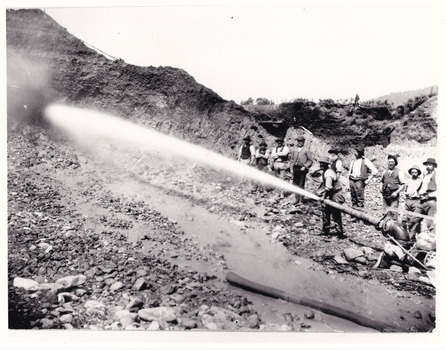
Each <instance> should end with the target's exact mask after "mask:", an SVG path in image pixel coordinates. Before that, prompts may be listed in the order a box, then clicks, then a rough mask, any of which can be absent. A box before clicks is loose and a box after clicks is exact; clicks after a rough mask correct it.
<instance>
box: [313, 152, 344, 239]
mask: <svg viewBox="0 0 446 350" xmlns="http://www.w3.org/2000/svg"><path fill="white" fill-rule="evenodd" d="M319 164H320V169H321V170H322V171H323V173H322V183H321V186H320V187H319V189H318V190H317V194H318V195H319V196H320V197H322V198H324V199H329V200H331V201H333V202H336V203H339V204H344V202H345V197H344V195H343V194H342V185H341V183H340V182H339V180H338V179H337V176H336V173H335V171H334V170H333V169H331V168H330V159H329V158H328V157H321V158H319ZM331 218H333V223H334V226H335V234H336V235H337V236H338V237H339V238H345V236H344V229H343V226H342V213H341V211H340V210H339V209H336V208H333V207H331V206H329V205H325V204H322V234H324V235H330V226H331Z"/></svg>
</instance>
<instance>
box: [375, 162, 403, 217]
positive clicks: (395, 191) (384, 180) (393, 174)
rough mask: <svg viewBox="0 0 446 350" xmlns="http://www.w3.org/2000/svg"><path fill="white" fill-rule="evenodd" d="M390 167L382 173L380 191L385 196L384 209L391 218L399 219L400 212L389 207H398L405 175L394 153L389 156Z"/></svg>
mask: <svg viewBox="0 0 446 350" xmlns="http://www.w3.org/2000/svg"><path fill="white" fill-rule="evenodd" d="M387 161H388V165H387V166H388V168H387V169H386V170H384V171H383V173H382V175H381V186H380V192H381V194H382V196H383V211H384V214H387V215H388V216H389V217H390V218H392V219H394V220H397V219H398V213H397V212H394V211H389V209H388V208H394V209H398V205H399V202H400V192H401V191H402V190H403V189H404V182H405V179H404V176H403V173H402V172H401V171H400V169H398V159H397V157H396V156H394V155H389V156H388V157H387Z"/></svg>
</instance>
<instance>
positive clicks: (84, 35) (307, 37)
mask: <svg viewBox="0 0 446 350" xmlns="http://www.w3.org/2000/svg"><path fill="white" fill-rule="evenodd" d="M102 3H104V2H102ZM145 3H146V4H150V3H149V2H147V1H146V2H145ZM189 3H190V2H189ZM77 4H79V2H77ZM112 4H113V5H116V3H112ZM154 4H158V5H157V6H142V7H141V6H138V7H129V6H128V5H127V7H123V6H125V5H122V4H121V6H119V7H112V6H110V5H107V6H105V7H96V8H94V7H90V8H87V7H77V8H46V13H47V14H49V15H50V16H51V17H52V18H53V19H55V20H56V21H57V22H58V23H59V24H60V25H62V26H63V27H65V28H67V30H68V31H69V32H70V33H71V34H73V35H74V36H76V37H78V38H79V39H82V40H84V41H85V42H86V43H88V44H90V45H93V46H95V47H97V48H98V49H100V50H102V51H104V52H106V53H107V54H109V55H111V56H114V57H116V58H122V59H123V60H124V61H126V62H127V63H130V64H135V65H140V66H172V67H177V68H181V69H184V70H185V71H187V72H188V73H189V74H190V75H192V76H193V77H194V78H195V79H196V80H197V81H198V82H199V83H201V84H203V85H205V86H207V87H209V88H210V89H212V90H214V91H215V92H216V93H218V94H219V95H220V96H222V97H223V98H225V99H227V100H234V101H236V102H240V101H241V100H244V99H247V98H248V97H253V98H257V97H266V98H268V99H272V100H274V101H275V102H277V103H279V102H282V101H285V100H290V99H294V98H298V97H302V98H313V99H319V98H334V99H338V98H351V97H354V96H355V94H356V93H358V94H359V96H360V98H361V100H367V99H370V98H374V97H379V96H381V95H385V94H387V93H390V92H400V91H407V90H412V89H418V88H424V87H427V86H430V85H435V84H438V74H439V73H438V70H437V67H438V59H439V48H438V40H439V34H438V32H439V23H440V19H439V18H438V8H435V7H434V6H433V5H434V4H435V3H433V2H422V1H417V2H410V1H405V2H401V1H397V2H395V1H394V2H392V1H387V2H379V1H373V2H364V1H356V2H353V1H342V2H340V1H332V2H325V1H293V2H284V1H282V2H280V1H276V2H274V3H273V2H258V4H260V5H256V3H253V4H252V5H249V4H251V3H243V2H242V4H248V5H244V6H242V5H237V3H236V2H225V1H221V2H220V4H221V5H218V4H217V3H216V2H215V1H213V2H211V1H207V2H205V4H207V5H203V3H202V5H195V6H191V5H187V6H186V5H183V6H162V5H160V2H158V3H154ZM184 4H186V3H184ZM389 4H390V5H389ZM76 6H80V5H76ZM84 6H89V5H84ZM41 7H42V6H41Z"/></svg>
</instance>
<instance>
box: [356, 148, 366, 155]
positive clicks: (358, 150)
mask: <svg viewBox="0 0 446 350" xmlns="http://www.w3.org/2000/svg"><path fill="white" fill-rule="evenodd" d="M356 152H358V153H361V154H362V155H364V148H363V147H357V148H356Z"/></svg>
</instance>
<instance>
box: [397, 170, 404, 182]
mask: <svg viewBox="0 0 446 350" xmlns="http://www.w3.org/2000/svg"><path fill="white" fill-rule="evenodd" d="M398 178H399V180H400V184H401V185H404V184H405V183H406V179H405V177H404V174H403V172H402V171H401V170H400V171H399V172H398Z"/></svg>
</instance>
